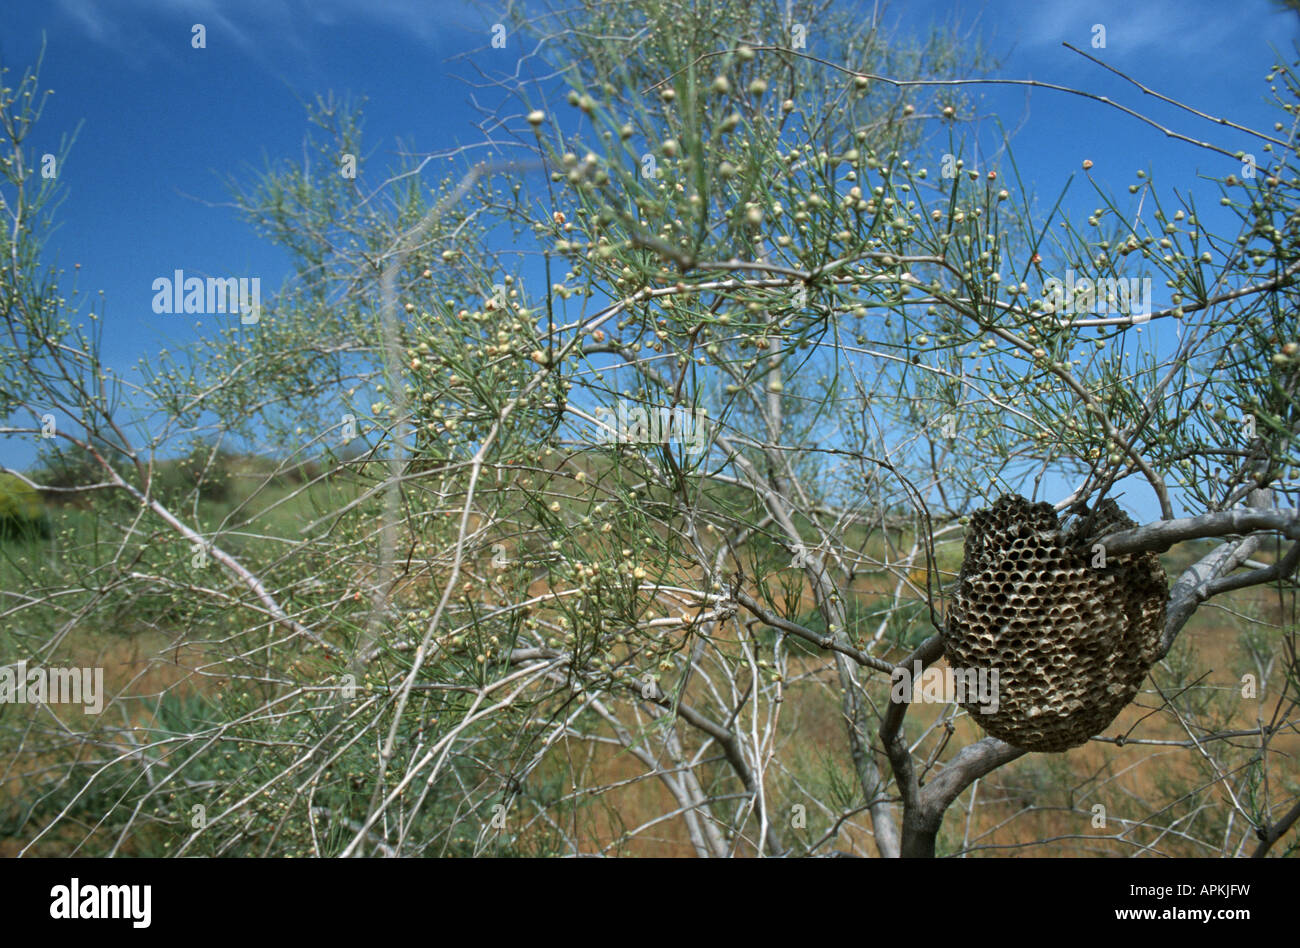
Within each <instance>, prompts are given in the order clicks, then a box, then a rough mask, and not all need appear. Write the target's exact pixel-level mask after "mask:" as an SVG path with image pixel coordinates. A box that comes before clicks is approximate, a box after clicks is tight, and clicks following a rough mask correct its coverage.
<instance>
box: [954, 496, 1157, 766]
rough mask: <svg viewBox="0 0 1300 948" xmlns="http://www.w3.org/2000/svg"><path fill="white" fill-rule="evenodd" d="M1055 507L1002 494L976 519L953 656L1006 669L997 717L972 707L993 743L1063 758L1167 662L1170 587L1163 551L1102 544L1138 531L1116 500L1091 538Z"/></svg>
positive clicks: (958, 601)
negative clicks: (1102, 548) (1100, 547)
mask: <svg viewBox="0 0 1300 948" xmlns="http://www.w3.org/2000/svg"><path fill="white" fill-rule="evenodd" d="M1087 520H1088V511H1087V509H1086V508H1082V512H1081V513H1079V514H1078V515H1077V516H1076V517H1075V518H1074V519H1073V521H1072V522H1071V523H1070V524H1069V526H1068V527H1065V528H1063V527H1062V524H1061V523H1060V522H1059V521H1058V520H1057V516H1056V511H1055V510H1053V508H1052V505H1051V504H1046V503H1039V504H1032V503H1030V502H1029V501H1027V500H1025V499H1024V498H1023V497H1017V496H1004V497H1000V498H999V499H998V500H997V501H996V502H995V503H994V504H993V506H992V507H991V508H985V509H983V510H979V511H977V512H976V513H975V514H974V515H973V516H972V517H971V524H970V528H969V530H968V531H967V534H966V541H965V550H964V555H963V558H962V566H961V571H960V573H959V574H958V580H957V592H956V594H955V596H954V597H953V603H952V608H951V609H950V611H949V614H948V626H947V632H946V635H945V641H944V654H945V656H946V657H947V659H948V664H949V665H950V666H952V667H953V668H961V669H981V668H984V669H994V668H996V669H998V690H997V705H998V706H997V710H996V711H994V712H993V713H991V714H985V713H982V710H981V708H980V706H979V705H977V704H974V703H964V704H963V707H965V708H966V710H967V711H969V712H970V714H971V717H972V718H974V719H975V720H976V721H978V722H979V723H980V725H981V726H982V727H983V728H984V730H985V731H987V732H988V733H989V734H991V735H993V736H994V737H998V738H1001V739H1002V740H1004V741H1006V742H1007V743H1009V744H1014V745H1016V746H1017V747H1023V748H1025V749H1026V750H1031V751H1063V750H1066V749H1068V748H1070V747H1075V746H1078V745H1079V744H1082V743H1084V742H1085V741H1087V740H1088V738H1090V737H1092V736H1093V735H1094V734H1097V733H1099V732H1101V731H1102V730H1103V729H1104V728H1105V727H1106V726H1107V725H1108V724H1110V722H1111V721H1113V720H1115V716H1116V715H1118V714H1119V712H1120V711H1121V710H1122V709H1123V708H1124V706H1125V705H1127V704H1128V703H1129V702H1130V701H1132V700H1133V696H1134V695H1136V694H1137V691H1138V688H1139V687H1140V686H1141V684H1142V680H1143V679H1144V678H1145V677H1146V673H1147V670H1148V669H1149V668H1150V667H1151V665H1152V663H1153V662H1154V661H1155V660H1156V657H1157V653H1158V650H1159V646H1160V636H1161V633H1162V632H1163V630H1164V623H1165V604H1166V601H1167V599H1168V593H1169V581H1168V579H1167V577H1166V576H1165V571H1164V569H1163V567H1161V565H1160V560H1159V558H1158V557H1157V556H1156V554H1154V553H1131V554H1126V555H1123V556H1107V557H1106V559H1105V565H1104V566H1101V565H1098V566H1093V565H1092V564H1093V562H1094V560H1095V557H1094V552H1093V549H1092V547H1093V544H1094V543H1095V538H1098V537H1102V536H1105V535H1106V534H1107V533H1111V532H1113V531H1115V530H1122V529H1126V528H1129V527H1134V526H1136V524H1135V523H1134V522H1133V520H1132V519H1130V518H1129V517H1127V516H1126V515H1125V514H1124V513H1123V512H1122V511H1121V510H1120V509H1119V507H1118V506H1117V505H1116V504H1115V502H1114V501H1113V500H1104V501H1102V502H1101V504H1100V505H1099V506H1098V508H1097V510H1096V513H1095V515H1093V518H1092V524H1091V525H1090V526H1089V527H1088V536H1083V535H1082V531H1083V529H1084V527H1085V525H1086V522H1087Z"/></svg>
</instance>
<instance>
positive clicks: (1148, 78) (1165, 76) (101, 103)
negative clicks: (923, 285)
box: [0, 0, 1300, 467]
mask: <svg viewBox="0 0 1300 948" xmlns="http://www.w3.org/2000/svg"><path fill="white" fill-rule="evenodd" d="M864 6H865V7H867V8H869V7H870V4H864ZM494 9H495V8H494V6H493V5H491V4H485V5H483V6H482V7H474V6H471V5H469V4H465V3H444V2H416V0H351V2H349V0H191V2H185V0H111V2H110V0H34V2H33V0H4V3H3V4H2V5H0V56H3V61H4V64H5V65H6V66H8V67H10V69H11V73H10V75H9V79H10V81H11V82H12V81H13V80H15V79H16V78H17V76H18V75H21V73H22V71H23V70H24V69H25V68H26V67H27V66H29V65H30V64H32V63H33V62H34V61H35V59H36V56H37V54H38V52H39V50H40V47H41V42H42V34H44V35H45V38H46V41H47V49H46V56H45V62H44V67H43V70H42V74H41V85H42V87H43V88H51V89H54V90H55V94H54V96H53V97H52V98H51V99H50V101H49V103H48V105H47V108H46V111H45V114H44V116H43V118H42V120H41V122H40V124H39V126H38V129H37V132H36V134H35V135H34V136H33V138H32V140H31V143H32V146H33V148H34V149H35V150H36V151H37V153H40V152H43V151H46V150H48V151H55V150H57V145H58V142H59V139H60V137H61V136H64V135H67V134H69V133H71V132H72V131H73V130H74V129H76V128H77V126H78V125H79V124H80V125H81V130H80V133H79V136H78V138H77V141H76V143H75V146H74V149H73V151H72V155H71V157H70V159H69V160H68V161H67V163H66V164H65V166H64V167H63V168H62V169H61V173H60V179H61V183H62V184H63V187H64V194H65V200H64V203H63V204H62V206H61V207H60V209H59V213H58V222H59V225H60V228H59V230H58V231H57V233H56V234H55V235H54V237H53V239H52V241H51V242H50V244H49V247H48V253H49V259H50V260H51V262H57V263H58V265H59V266H61V267H64V268H66V269H67V270H68V271H69V283H68V284H67V288H68V289H69V290H70V289H71V282H70V281H71V274H72V267H73V264H74V263H79V264H80V270H79V271H78V274H77V280H78V286H79V289H80V294H81V297H94V296H96V295H97V294H98V291H100V290H102V291H103V294H104V297H103V300H104V305H103V313H104V318H105V325H106V327H107V331H106V333H105V342H106V357H107V361H108V363H109V364H110V365H112V366H114V367H115V368H116V369H118V370H119V371H123V372H126V371H128V370H129V369H130V367H131V366H132V365H133V364H134V363H135V361H136V359H137V358H138V357H139V355H140V354H141V353H142V352H157V350H158V349H159V348H161V347H162V346H164V345H167V346H171V347H173V348H174V347H175V346H176V345H178V344H183V343H184V341H185V340H186V339H187V338H193V335H194V333H195V332H198V331H202V330H196V329H195V328H194V327H193V325H192V322H193V319H192V318H186V317H168V316H158V315H156V314H154V313H153V311H152V308H151V305H150V304H151V300H152V298H153V290H152V281H153V280H154V279H155V278H157V277H159V276H162V275H170V274H171V273H172V271H174V270H175V269H178V268H180V269H185V270H186V271H187V272H190V273H192V274H197V275H243V274H260V275H261V276H262V285H263V294H264V295H265V294H267V293H269V292H272V291H273V290H274V288H275V287H277V286H278V285H280V283H281V281H282V279H283V278H284V276H285V275H286V258H285V257H284V255H283V254H282V253H281V252H280V251H278V250H276V249H275V248H273V247H271V246H269V245H268V244H267V243H265V242H264V241H263V240H261V239H260V238H259V237H258V236H257V235H256V234H255V233H253V232H252V231H251V230H250V229H249V228H248V227H247V226H246V225H245V224H243V223H242V222H241V221H240V220H239V218H238V216H237V215H236V213H235V212H234V210H233V209H232V208H231V207H230V206H229V204H228V200H229V194H228V192H227V190H226V187H225V185H224V184H223V179H224V178H225V177H227V176H230V175H234V176H236V177H239V178H241V179H242V180H244V181H249V180H251V175H252V172H253V171H254V170H255V169H260V168H262V167H263V166H264V163H265V161H266V160H268V159H270V160H277V159H286V158H288V159H292V158H294V157H295V156H298V155H300V154H301V150H302V142H303V139H304V136H305V134H306V132H307V126H306V123H305V120H304V110H303V107H302V103H303V102H308V101H311V100H313V99H314V98H315V97H316V96H317V95H324V94H327V93H330V92H333V93H335V94H336V95H339V96H345V95H351V96H353V97H360V96H364V97H365V98H366V99H367V100H368V103H367V106H366V112H365V118H366V124H365V132H366V141H367V143H368V147H369V148H371V149H377V151H375V152H374V155H373V158H372V159H371V161H372V162H374V161H375V160H376V159H377V165H378V166H383V165H385V164H386V163H387V160H388V158H389V156H392V155H395V149H396V147H397V144H396V139H398V138H399V137H400V138H401V139H402V140H403V142H404V143H405V144H406V145H408V146H409V147H410V148H411V149H412V150H413V151H415V152H417V153H437V152H441V151H445V150H448V149H451V148H454V147H455V146H457V145H461V144H468V143H474V142H479V141H481V140H482V137H483V136H482V132H481V131H480V130H479V129H478V128H477V127H476V121H477V120H478V118H479V115H480V113H479V112H477V111H476V110H475V108H474V105H473V103H472V101H471V96H472V95H475V94H476V95H478V96H479V97H480V101H481V100H482V98H483V96H484V95H485V94H486V95H487V96H488V97H491V96H492V93H491V92H488V93H484V92H483V91H481V90H480V91H479V92H477V93H476V92H475V90H474V89H472V88H471V87H470V86H469V85H468V84H467V83H466V82H465V81H464V77H468V76H471V75H472V70H473V66H474V62H473V59H472V57H474V56H482V57H486V56H492V57H497V59H495V60H494V61H493V62H492V63H491V64H490V65H491V67H492V68H494V69H500V68H502V60H501V59H500V57H503V56H505V57H514V58H515V59H517V58H518V57H519V55H520V54H521V53H522V52H523V50H522V49H521V48H520V46H519V45H518V44H517V43H516V42H515V41H514V39H513V37H511V38H510V39H509V40H508V43H507V48H506V49H505V50H493V49H490V48H484V47H486V45H487V41H488V37H489V30H490V26H491V24H492V23H493V22H494V20H495V19H496V17H494V16H493V10H494ZM954 18H955V19H957V20H958V21H959V22H960V23H962V24H965V25H966V27H967V28H968V30H969V31H970V32H971V35H972V36H976V35H977V36H979V37H980V38H981V39H982V41H983V42H984V44H985V46H986V47H987V48H988V50H989V51H990V52H991V53H992V54H993V55H995V56H997V57H999V58H1000V59H1001V60H1002V66H1001V68H1000V69H999V70H998V71H997V73H996V75H997V76H999V77H1003V78H1019V79H1037V80H1042V81H1046V82H1053V83H1059V84H1062V85H1067V86H1073V87H1077V88H1084V89H1088V90H1090V91H1093V92H1096V93H1099V94H1103V95H1109V96H1111V97H1112V98H1114V99H1116V100H1117V101H1121V102H1124V103H1125V104H1128V105H1130V106H1131V107H1133V108H1136V109H1137V110H1138V111H1142V112H1145V113H1147V114H1149V115H1151V116H1152V117H1153V118H1155V119H1156V120H1158V121H1161V122H1164V123H1165V124H1169V125H1172V126H1173V127H1175V128H1177V129H1178V130H1180V131H1183V132H1186V133H1188V134H1191V135H1193V136H1196V137H1203V138H1208V139H1210V140H1213V141H1215V142H1216V143H1219V144H1222V145H1224V146H1226V147H1228V148H1229V149H1230V150H1235V149H1236V148H1243V149H1245V150H1247V151H1258V143H1257V142H1252V141H1251V140H1249V139H1248V138H1247V137H1246V136H1243V135H1240V134H1238V133H1234V132H1231V131H1230V130H1225V129H1222V128H1219V127H1216V126H1215V125H1213V124H1212V123H1209V122H1206V121H1202V120H1199V119H1196V118H1194V117H1192V116H1190V115H1187V114H1185V113H1180V112H1178V111H1177V110H1175V109H1174V108H1173V107H1171V106H1169V105H1166V104H1163V103H1160V102H1158V101H1156V100H1154V99H1152V98H1150V97H1147V96H1143V95H1142V94H1141V93H1140V91H1139V90H1138V89H1136V88H1134V87H1133V86H1131V85H1129V84H1127V83H1125V82H1124V81H1123V80H1121V79H1120V78H1118V77H1116V76H1113V75H1110V74H1108V73H1106V72H1105V71H1104V70H1102V69H1101V68H1099V67H1098V66H1096V65H1094V64H1092V63H1089V62H1088V61H1086V60H1085V59H1083V58H1082V57H1080V56H1078V55H1076V54H1075V53H1072V52H1070V51H1069V50H1067V49H1065V48H1063V47H1062V46H1061V42H1062V41H1068V42H1071V43H1073V44H1074V45H1076V46H1079V47H1081V48H1084V49H1088V51H1089V52H1092V53H1094V54H1095V55H1097V56H1098V57H1099V58H1101V59H1103V60H1104V61H1106V62H1107V63H1110V64H1112V65H1113V66H1115V67H1116V68H1118V69H1122V70H1124V71H1126V72H1128V73H1129V74H1130V75H1132V76H1134V77H1135V78H1137V79H1139V80H1140V81H1142V82H1144V83H1145V84H1147V85H1148V86H1151V87H1153V88H1155V89H1158V90H1160V91H1162V92H1164V93H1167V94H1169V95H1172V96H1174V97H1177V98H1179V99H1181V100H1182V101H1185V102H1187V103H1189V104H1191V105H1194V106H1195V107H1197V108H1199V109H1201V110H1203V111H1205V112H1208V113H1211V114H1214V115H1227V116H1231V117H1233V118H1234V119H1236V120H1237V121H1240V122H1242V123H1244V124H1247V125H1250V126H1253V127H1258V128H1262V129H1269V128H1271V125H1272V122H1273V121H1274V120H1275V118H1276V116H1275V114H1274V112H1273V110H1272V109H1271V108H1270V107H1269V106H1267V105H1266V103H1265V100H1264V96H1265V93H1266V91H1267V89H1266V84H1265V83H1264V82H1263V77H1264V75H1265V74H1266V73H1267V72H1268V71H1269V66H1270V64H1271V63H1272V62H1273V61H1274V59H1275V56H1274V53H1273V52H1272V50H1271V48H1270V44H1272V46H1273V47H1275V48H1277V49H1279V50H1280V51H1281V52H1282V54H1283V55H1284V56H1285V55H1287V54H1288V53H1290V52H1291V44H1292V41H1293V39H1294V38H1295V37H1296V36H1297V25H1298V24H1300V18H1297V17H1296V16H1295V15H1294V14H1292V13H1283V12H1279V11H1277V10H1276V9H1275V8H1274V7H1273V6H1272V5H1271V4H1270V3H1268V2H1266V0H1242V2H1237V3H1222V2H1214V0H1190V2H1189V0H1181V2H1178V0H1154V2H1145V0H1144V2H1142V3H1135V2H1132V0H1126V2H1118V0H1116V2H1112V0H1102V2H1096V0H1094V2H1089V3H1087V4H1079V3H1073V2H1052V0H1046V2H1044V0H1037V2H1035V0H1010V2H990V3H987V4H983V5H981V4H979V3H971V2H961V3H944V2H936V0H927V2H909V3H906V4H902V3H900V4H897V5H896V6H895V7H893V8H890V9H888V10H887V12H886V14H885V19H886V22H887V23H897V24H898V25H899V27H900V28H901V29H902V31H903V32H908V31H913V32H916V33H923V32H924V31H925V30H926V29H927V28H928V26H929V25H930V24H931V23H932V22H936V21H950V20H952V19H954ZM195 23H203V24H204V25H205V26H206V27H207V48H206V49H202V50H196V49H193V48H192V47H191V43H190V40H191V26H192V25H193V24H195ZM1095 24H1101V25H1103V26H1104V27H1105V30H1106V47H1105V49H1092V48H1091V46H1090V44H1091V41H1092V38H1093V35H1094V33H1093V27H1094V25H1095ZM809 27H810V30H815V29H816V24H809ZM474 50H478V52H473V51H474ZM466 54H471V58H470V59H468V60H467V59H465V58H463V57H465V56H466ZM458 77H461V78H458ZM497 95H498V96H499V93H498V94H497ZM976 95H977V96H978V98H977V102H978V113H979V114H980V115H982V116H992V115H996V116H998V118H999V119H1000V120H1001V122H1002V124H1003V125H1004V126H1005V127H1007V128H1008V129H1011V130H1013V131H1014V133H1015V134H1014V139H1013V148H1014V151H1015V155H1016V160H1017V163H1018V164H1019V167H1020V169H1021V172H1022V174H1024V175H1026V177H1027V179H1028V180H1029V181H1030V182H1032V184H1033V185H1034V186H1035V188H1036V189H1037V191H1038V194H1039V195H1040V199H1042V200H1046V201H1048V203H1049V206H1050V201H1051V200H1052V199H1054V197H1055V194H1056V193H1057V192H1058V191H1059V189H1060V188H1061V187H1062V185H1063V184H1064V183H1065V181H1066V180H1067V179H1068V178H1069V177H1070V175H1072V174H1073V175H1075V180H1074V184H1073V186H1072V190H1071V195H1070V198H1069V200H1068V201H1067V204H1066V207H1067V208H1068V209H1069V211H1070V213H1071V217H1072V218H1074V219H1076V220H1078V219H1080V218H1081V217H1084V216H1086V214H1087V209H1089V208H1091V207H1094V206H1096V205H1097V203H1098V202H1097V199H1096V197H1095V195H1093V194H1091V193H1090V187H1089V184H1088V181H1087V179H1086V178H1085V176H1083V175H1082V174H1081V173H1080V162H1081V161H1082V160H1083V159H1085V158H1087V159H1089V160H1091V161H1093V162H1094V168H1093V169H1092V174H1091V176H1092V179H1093V180H1095V181H1097V182H1099V183H1101V184H1102V185H1103V186H1104V187H1105V188H1107V189H1108V190H1110V191H1111V192H1112V193H1115V194H1116V195H1121V194H1123V195H1124V196H1125V197H1127V194H1126V192H1125V191H1124V189H1125V187H1126V186H1127V185H1128V184H1130V183H1133V182H1134V180H1135V179H1134V177H1133V175H1134V172H1135V171H1137V170H1138V169H1152V170H1154V171H1155V172H1156V177H1157V182H1158V184H1159V185H1162V186H1163V187H1164V188H1166V189H1168V188H1172V187H1174V186H1178V187H1180V188H1182V189H1193V190H1196V191H1198V192H1199V193H1201V194H1202V196H1203V197H1204V196H1206V195H1210V194H1214V195H1217V191H1214V190H1213V189H1212V185H1211V183H1209V182H1203V181H1198V178H1197V175H1198V174H1213V175H1216V176H1223V175H1224V174H1227V173H1229V172H1230V171H1232V170H1234V167H1233V166H1234V163H1233V162H1232V161H1231V160H1230V159H1226V158H1223V157H1222V156H1218V155H1215V154H1213V153H1211V152H1208V151H1205V150H1201V149H1197V148H1193V147H1190V146H1188V145H1185V144H1182V143H1178V142H1175V141H1173V140H1171V139H1169V138H1167V137H1166V136H1164V135H1163V134H1161V133H1160V132H1159V131H1157V130H1155V129H1151V128H1148V127H1145V126H1143V125H1142V124H1140V123H1139V122H1137V121H1136V120H1134V119H1132V118H1129V117H1126V116H1124V115H1122V114H1120V113H1118V112H1117V111H1115V110H1113V109H1109V108H1107V107H1106V106H1104V105H1102V104H1099V103H1095V102H1087V101H1084V100H1082V99H1078V98H1074V97H1069V96H1064V95H1062V94H1059V93H1055V92H1051V91H1045V90H1027V89H1024V88H1009V87H985V88H983V89H981V90H980V91H979V92H977V93H976ZM491 104H493V105H495V104H496V100H495V99H493V101H492V102H491ZM1205 203H1206V204H1210V203H1213V202H1212V201H1211V200H1209V199H1206V200H1205ZM79 298H80V297H79ZM96 308H97V309H98V308H99V307H98V306H97V307H96ZM31 458H32V451H31V448H30V446H29V445H26V444H18V443H15V442H14V440H13V439H9V440H8V441H0V463H4V464H6V465H9V466H14V467H22V466H25V465H26V464H28V463H30V461H31Z"/></svg>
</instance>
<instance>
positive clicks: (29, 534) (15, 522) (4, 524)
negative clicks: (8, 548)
mask: <svg viewBox="0 0 1300 948" xmlns="http://www.w3.org/2000/svg"><path fill="white" fill-rule="evenodd" d="M50 533H51V530H50V515H49V513H48V512H46V510H45V502H44V501H43V500H42V499H41V495H40V493H39V492H38V491H36V490H35V489H33V488H32V487H30V486H28V485H27V484H26V483H24V482H23V481H22V480H20V479H19V478H17V477H15V476H14V475H12V474H0V540H11V539H31V538H34V537H48V536H49V535H50Z"/></svg>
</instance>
